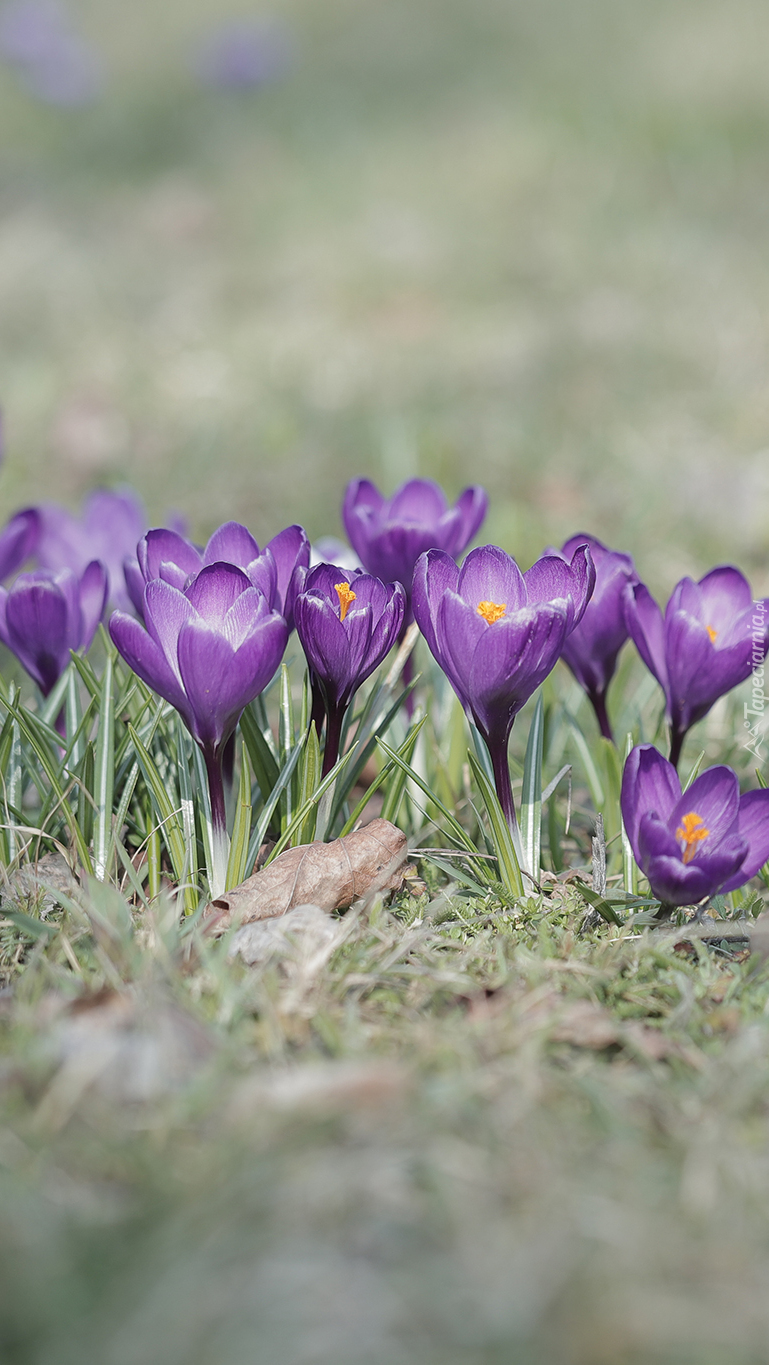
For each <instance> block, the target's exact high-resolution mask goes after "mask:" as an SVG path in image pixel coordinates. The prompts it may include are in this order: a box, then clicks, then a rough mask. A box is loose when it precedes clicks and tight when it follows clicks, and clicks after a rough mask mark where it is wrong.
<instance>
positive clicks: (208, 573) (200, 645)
mask: <svg viewBox="0 0 769 1365" xmlns="http://www.w3.org/2000/svg"><path fill="white" fill-rule="evenodd" d="M142 615H143V618H144V622H145V625H142V624H141V623H140V622H139V621H137V620H136V618H135V617H134V616H129V615H127V614H126V613H125V612H120V611H117V612H114V613H113V615H112V617H111V619H110V623H109V629H110V634H111V636H112V639H113V640H114V642H115V644H116V646H117V648H118V649H119V651H120V653H121V654H122V656H123V658H124V659H125V660H126V662H127V663H128V664H129V665H130V667H131V668H132V669H133V670H134V672H135V673H138V675H139V677H140V678H142V679H143V681H144V682H145V683H146V684H147V685H148V687H151V688H153V690H154V691H155V692H158V693H159V694H160V696H161V697H164V698H165V700H166V701H168V702H170V703H171V705H172V706H175V707H176V709H177V711H178V712H179V714H180V715H181V717H182V719H183V721H184V723H185V725H186V726H187V728H188V730H189V731H190V733H191V735H192V737H193V739H194V740H195V742H196V743H197V744H199V745H200V748H201V750H202V752H203V758H204V760H205V764H206V771H207V773H208V785H209V790H210V793H211V816H212V824H213V830H214V842H215V849H214V859H215V864H214V871H213V874H212V879H213V881H214V883H216V885H212V888H211V889H212V892H213V894H214V895H218V894H219V892H220V891H221V890H222V889H223V885H224V874H225V872H226V816H225V808H224V788H223V781H222V756H223V753H224V749H225V746H226V744H227V741H228V740H229V738H230V736H231V735H232V734H234V732H235V728H236V726H237V724H238V721H239V719H240V716H241V713H242V711H243V708H244V707H245V706H247V705H248V703H249V702H250V701H253V699H254V697H256V696H257V695H258V694H259V693H260V692H261V691H262V690H263V689H264V688H265V687H266V686H267V683H268V682H269V681H270V679H271V678H272V677H273V675H274V673H275V671H276V669H277V668H278V666H279V664H280V661H281V659H282V657H283V652H284V650H285V647H286V641H287V639H288V627H287V625H286V622H285V619H284V618H283V616H281V614H280V612H278V611H276V610H274V608H273V606H272V604H271V601H270V599H269V597H268V595H267V594H266V593H265V592H264V591H263V590H262V588H261V587H257V586H255V584H254V583H253V582H252V581H251V579H250V578H249V576H248V575H247V574H246V573H245V572H244V571H243V570H242V569H240V568H238V567H237V566H236V565H234V564H230V563H213V564H207V565H206V566H205V567H204V568H203V569H201V570H200V572H199V573H197V574H196V575H195V576H194V577H193V578H192V579H191V580H190V581H189V582H188V583H186V584H185V586H184V587H183V588H181V587H176V586H174V585H173V584H171V583H169V582H167V581H165V580H164V579H162V578H159V577H158V578H153V579H152V580H151V581H150V582H149V583H147V586H146V587H145V589H144V595H143V600H142Z"/></svg>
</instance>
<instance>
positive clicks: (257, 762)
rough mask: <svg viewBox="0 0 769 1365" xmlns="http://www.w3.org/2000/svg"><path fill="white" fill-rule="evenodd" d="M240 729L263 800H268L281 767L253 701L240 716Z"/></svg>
mask: <svg viewBox="0 0 769 1365" xmlns="http://www.w3.org/2000/svg"><path fill="white" fill-rule="evenodd" d="M240 730H241V734H242V736H243V739H244V740H245V743H246V746H247V748H248V757H249V759H250V761H251V769H252V771H253V774H254V777H255V778H256V780H257V782H258V784H259V790H260V792H261V793H262V800H263V801H267V800H269V796H270V793H271V791H272V790H273V788H274V786H275V783H276V782H277V780H278V777H279V775H280V769H279V767H278V764H277V763H276V761H275V755H274V754H273V752H272V749H271V748H270V746H269V744H268V743H267V740H266V739H265V737H264V733H263V731H262V729H261V726H260V725H259V721H258V718H257V715H256V712H255V711H254V703H253V702H252V703H251V705H250V706H247V707H246V709H245V711H244V712H243V715H242V716H241V718H240Z"/></svg>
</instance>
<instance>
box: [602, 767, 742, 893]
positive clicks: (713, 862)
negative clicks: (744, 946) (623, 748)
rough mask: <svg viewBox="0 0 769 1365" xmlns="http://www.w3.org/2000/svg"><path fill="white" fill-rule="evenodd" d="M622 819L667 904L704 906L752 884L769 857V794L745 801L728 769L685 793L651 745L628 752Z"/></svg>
mask: <svg viewBox="0 0 769 1365" xmlns="http://www.w3.org/2000/svg"><path fill="white" fill-rule="evenodd" d="M622 819H623V821H624V824H625V829H626V831H627V835H628V838H629V840H630V845H631V848H632V849H633V854H634V856H635V859H636V862H637V863H638V866H639V867H640V868H641V871H642V872H643V873H644V876H645V877H647V879H648V882H649V885H650V887H651V889H652V892H653V893H654V895H655V896H656V897H657V898H658V900H660V901H661V902H662V903H663V905H665V906H674V905H696V904H697V903H698V902H700V901H703V900H706V899H709V898H710V897H711V896H715V895H717V894H719V893H721V892H724V893H725V892H728V891H735V890H736V889H737V887H739V886H744V884H745V882H748V881H750V879H751V877H754V876H755V875H756V873H757V872H758V870H759V869H760V868H761V867H763V865H764V863H765V862H766V861H767V859H769V790H763V791H751V792H746V793H745V795H744V796H740V788H739V784H738V782H737V777H736V774H735V773H733V772H732V769H731V768H727V767H725V766H724V765H720V766H718V767H715V768H708V769H706V771H705V772H704V773H701V774H700V776H699V777H697V778H695V780H694V782H692V784H691V786H690V787H688V788H687V790H686V791H685V792H682V791H681V782H680V780H679V777H678V774H677V772H676V770H675V768H674V767H673V764H672V763H669V762H668V760H667V759H665V758H663V757H662V754H660V753H659V752H658V751H657V750H656V749H655V748H654V747H653V745H651V744H640V745H638V746H637V748H635V749H633V750H632V752H631V753H630V754H629V755H628V759H627V762H626V764H625V771H624V774H623V777H622Z"/></svg>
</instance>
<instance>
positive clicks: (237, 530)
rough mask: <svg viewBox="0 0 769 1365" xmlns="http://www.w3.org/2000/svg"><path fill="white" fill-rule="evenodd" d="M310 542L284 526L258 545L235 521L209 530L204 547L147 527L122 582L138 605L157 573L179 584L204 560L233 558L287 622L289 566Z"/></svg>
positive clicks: (291, 583)
mask: <svg viewBox="0 0 769 1365" xmlns="http://www.w3.org/2000/svg"><path fill="white" fill-rule="evenodd" d="M309 562H310V542H309V541H308V539H307V535H306V534H305V532H304V530H303V528H302V527H301V526H287V527H286V528H285V530H283V531H279V532H278V534H277V535H276V536H273V538H272V540H270V541H268V542H267V544H266V545H265V547H264V549H263V550H260V549H259V546H258V545H257V543H256V541H255V540H254V537H253V536H252V535H251V532H250V531H248V530H247V529H246V527H245V526H241V525H240V523H239V522H237V521H228V522H226V523H225V525H224V526H220V527H219V529H218V531H214V534H213V535H212V536H211V539H210V540H209V542H208V544H207V545H206V547H205V549H204V550H199V549H198V547H197V546H196V545H193V544H192V542H191V541H189V540H186V539H185V538H184V536H181V535H179V534H178V533H177V532H176V531H168V530H163V529H158V530H153V531H148V532H147V534H146V535H145V536H143V537H142V539H141V540H140V541H139V544H138V546H137V558H136V559H135V560H133V561H129V562H127V563H126V565H125V575H126V583H127V585H128V591H129V593H130V596H131V600H132V602H133V604H134V606H135V607H136V610H137V611H139V612H141V611H142V610H143V606H142V603H143V600H144V589H145V586H146V585H147V584H148V583H150V582H151V581H152V579H154V578H160V579H162V580H163V581H164V582H165V583H170V584H171V585H172V586H173V587H175V588H180V589H183V588H184V586H185V584H186V583H187V582H188V581H189V579H190V577H191V576H194V575H195V574H199V573H200V570H201V569H203V568H205V567H206V566H207V565H209V564H216V563H224V564H234V565H236V566H237V568H239V569H242V570H243V572H244V573H245V574H246V576H247V577H248V578H249V580H250V581H251V583H252V584H253V585H254V586H255V587H258V588H260V589H261V591H262V592H263V593H264V594H265V596H266V598H267V601H268V603H269V606H270V607H271V608H274V609H275V610H276V611H278V612H279V613H280V614H281V615H282V616H284V617H285V619H286V621H287V623H288V628H289V630H291V629H292V628H293V604H294V597H295V595H296V578H295V571H296V570H297V568H300V569H302V568H305V569H306V568H307V566H308V564H309Z"/></svg>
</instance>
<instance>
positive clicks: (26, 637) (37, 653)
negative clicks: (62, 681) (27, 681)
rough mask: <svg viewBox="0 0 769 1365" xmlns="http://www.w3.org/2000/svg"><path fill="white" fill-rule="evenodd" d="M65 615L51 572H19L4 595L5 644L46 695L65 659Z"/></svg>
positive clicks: (67, 644)
mask: <svg viewBox="0 0 769 1365" xmlns="http://www.w3.org/2000/svg"><path fill="white" fill-rule="evenodd" d="M73 577H74V575H73ZM69 616H70V612H69V603H68V601H67V598H66V597H65V595H64V593H63V592H62V591H61V587H60V586H59V584H58V583H57V582H56V581H55V579H54V577H53V576H51V577H49V578H43V576H42V575H37V574H23V575H22V577H21V578H20V579H17V581H16V583H15V584H14V586H13V589H12V590H11V592H10V593H9V595H8V599H7V602H6V630H7V638H8V644H9V646H10V648H11V649H12V650H13V652H14V654H16V655H18V658H19V659H20V660H21V662H22V664H23V665H24V667H25V668H26V670H27V672H28V673H29V674H30V676H31V677H32V678H34V680H35V682H36V683H37V684H38V686H39V687H40V689H41V691H42V692H43V693H44V694H45V695H46V696H47V695H48V693H49V692H50V690H51V688H52V687H53V685H54V683H55V682H57V680H58V679H59V678H60V677H61V674H62V673H63V672H64V669H65V668H66V666H67V664H68V663H69V650H70V640H71V635H70V632H69Z"/></svg>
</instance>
